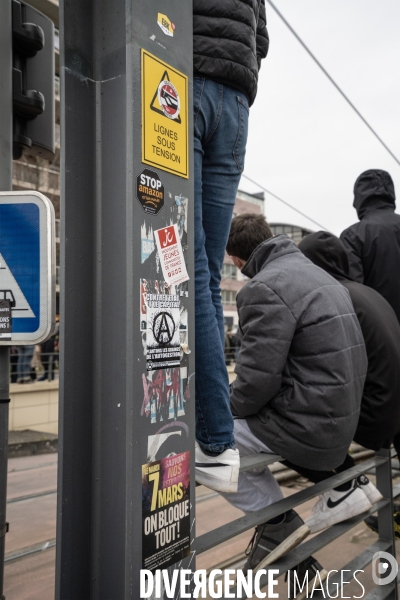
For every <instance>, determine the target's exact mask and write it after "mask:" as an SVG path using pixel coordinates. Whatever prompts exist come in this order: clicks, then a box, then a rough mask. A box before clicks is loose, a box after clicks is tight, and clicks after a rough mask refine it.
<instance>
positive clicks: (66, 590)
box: [56, 0, 195, 600]
mask: <svg viewBox="0 0 400 600" xmlns="http://www.w3.org/2000/svg"><path fill="white" fill-rule="evenodd" d="M158 10H161V8H160V7H159V8H158V9H157V8H156V7H155V6H154V5H153V3H144V2H142V1H140V0H120V1H118V2H110V1H109V0H85V2H82V1H81V0H62V1H61V2H60V41H61V71H60V77H61V132H62V135H61V137H62V149H61V150H62V151H61V227H62V229H61V283H60V288H61V315H60V327H61V328H60V416H59V471H58V473H59V475H58V509H57V514H58V519H57V559H56V598H57V600H83V599H84V600H110V599H111V598H113V599H114V598H115V600H117V599H118V600H120V599H121V600H122V599H124V600H137V598H139V595H140V594H139V574H140V569H141V568H144V567H143V563H144V560H145V559H147V558H148V557H149V552H147V554H146V553H145V550H144V548H143V547H142V545H143V544H142V542H143V535H144V527H143V522H144V519H143V510H144V509H143V508H142V468H143V465H146V464H147V463H149V462H153V461H155V460H159V459H163V458H165V459H166V457H167V456H169V455H170V454H171V453H174V452H175V453H181V454H184V453H185V452H189V451H190V459H191V475H192V479H191V486H190V493H191V508H190V511H191V514H190V519H191V521H190V531H189V529H188V530H187V532H186V533H185V535H186V539H188V540H190V542H193V532H194V526H193V521H194V505H195V502H194V390H193V389H192V390H191V398H190V399H189V394H188V387H189V381H190V379H189V375H191V374H193V372H194V310H193V301H194V270H193V246H194V244H193V183H192V182H193V180H192V177H193V160H192V154H191V153H190V152H188V167H189V174H190V178H189V179H188V178H187V176H186V175H187V173H186V175H183V176H178V175H176V174H173V173H172V172H166V171H165V169H163V168H162V167H157V166H156V167H154V166H151V168H152V169H153V170H155V171H156V172H157V177H158V178H159V179H158V181H162V184H163V186H164V188H163V189H164V192H165V193H164V198H163V204H162V205H161V206H159V207H158V208H159V209H160V210H159V213H158V212H155V214H154V213H152V214H151V213H149V212H147V213H146V212H145V210H144V209H143V204H142V203H141V202H140V201H139V200H138V199H137V197H136V195H137V192H136V188H137V185H138V184H137V179H138V177H139V175H140V174H141V173H142V171H143V169H145V168H147V165H146V164H143V162H142V143H141V138H142V117H141V91H142V85H141V73H142V69H141V50H142V49H144V50H146V51H147V52H148V53H149V54H151V56H152V57H153V58H150V59H149V60H150V61H156V60H161V61H163V62H164V63H166V64H167V65H170V66H171V68H170V67H169V66H168V67H165V66H162V67H160V66H156V68H157V69H159V70H160V73H159V74H158V75H157V77H158V79H157V80H154V81H150V83H149V89H150V92H151V93H150V97H149V99H148V102H146V106H147V109H148V114H149V116H150V117H154V118H158V119H160V120H163V121H162V126H161V125H160V128H159V129H160V132H159V134H158V135H159V136H162V135H164V138H163V140H164V143H168V144H170V143H171V138H167V136H168V135H169V134H170V131H171V130H172V129H173V128H174V127H176V128H177V129H178V128H180V131H181V132H182V133H181V134H180V138H181V142H182V147H183V148H186V147H187V148H191V147H192V135H191V132H192V118H191V112H192V111H191V110H190V109H189V107H190V106H191V100H192V98H191V76H192V45H193V44H192V3H191V1H190V0H188V2H185V3H184V5H182V3H178V4H177V3H176V2H175V1H174V0H165V2H164V3H163V7H162V12H163V15H160V14H159V13H158ZM165 16H167V17H168V18H169V19H171V21H172V22H175V23H174V24H176V32H175V34H174V35H173V36H172V35H166V34H165V33H164V32H163V30H162V29H161V27H160V26H159V24H158V22H160V23H161V25H162V26H163V27H165V26H164V23H163V22H162V21H161V19H162V18H164V20H165ZM172 31H173V29H172V26H171V32H170V33H172ZM154 64H155V63H154ZM157 64H158V65H160V64H161V63H157ZM171 69H174V70H175V73H174V71H172V70H171ZM165 71H166V72H167V73H168V77H169V78H170V79H172V84H173V85H175V87H177V86H179V85H180V82H182V80H185V81H186V83H188V87H189V96H188V94H187V92H186V93H183V92H182V93H181V97H180V102H181V113H180V115H179V116H180V118H179V120H177V121H176V123H175V122H174V120H173V119H169V118H167V117H165V116H163V114H162V111H161V110H160V107H159V106H158V107H157V106H156V105H155V104H154V102H158V100H157V91H158V88H159V86H160V82H161V80H162V79H165V77H166V76H164V73H165ZM154 72H155V70H154V69H152V68H149V69H148V77H151V76H152V75H153V74H154ZM176 72H179V73H182V74H184V75H182V76H180V75H179V74H178V75H177V74H176ZM185 77H186V78H187V79H185ZM153 97H154V98H155V100H154V101H153ZM186 101H187V107H186ZM152 103H153V104H154V106H152ZM154 108H156V109H157V111H158V112H155V110H154ZM160 113H161V114H160ZM161 132H164V133H161ZM151 133H154V129H153V127H151V128H150V131H149V134H151ZM172 135H173V134H172ZM154 143H155V144H157V141H155V142H154ZM186 144H188V145H187V146H186ZM163 148H164V146H163ZM163 148H161V147H160V148H157V149H158V150H159V151H160V152H161V150H163ZM150 151H151V152H152V149H151V147H150ZM184 154H185V152H184V150H182V152H181V156H180V159H181V162H180V165H181V166H182V165H183V164H186V158H187V156H186V155H184ZM158 157H159V155H158V154H157V155H156V154H155V158H156V160H158ZM178 166H179V165H178ZM149 168H150V167H149ZM182 198H183V199H184V202H186V201H187V211H186V216H187V225H186V221H185V219H182V214H183V213H182V209H185V205H182V204H181V201H182ZM178 210H179V211H180V212H179V216H180V218H181V221H180V222H181V223H183V221H185V225H184V227H185V228H186V229H187V232H185V237H184V241H183V245H184V247H185V251H184V256H185V260H186V262H187V266H188V272H189V276H190V281H189V282H188V285H187V289H185V290H178V291H177V292H176V294H178V295H179V304H180V305H181V307H182V308H186V310H187V311H188V327H187V331H188V335H189V338H188V339H189V345H190V349H191V351H192V353H191V354H190V355H189V353H187V352H186V353H185V354H184V356H182V358H181V359H180V365H179V366H178V367H177V369H178V371H179V374H178V380H177V377H176V376H177V370H176V369H175V371H174V369H170V370H169V371H168V375H167V371H166V370H165V369H164V370H163V369H160V370H159V371H158V374H159V377H160V379H162V380H163V382H164V383H163V384H162V385H163V386H164V387H163V388H162V389H163V408H162V414H161V411H159V409H158V408H154V406H155V404H156V403H155V402H154V401H153V400H150V399H148V402H147V400H146V401H145V402H144V397H145V396H146V397H147V390H146V388H147V385H148V383H149V381H150V379H149V378H151V377H155V376H152V375H151V374H150V373H149V371H148V369H147V363H146V355H145V352H144V344H145V343H146V342H145V340H146V337H145V336H146V330H145V328H144V326H143V316H142V307H141V298H142V297H143V294H142V292H141V290H142V285H144V284H143V281H146V282H147V283H148V284H149V285H150V282H153V283H155V285H157V286H158V284H160V287H159V288H158V287H157V289H160V290H163V289H164V287H163V283H162V280H163V275H162V273H161V271H160V264H159V262H158V263H157V259H156V256H155V255H156V252H155V250H154V249H153V251H152V252H151V251H150V255H149V256H147V255H146V256H145V252H144V250H146V252H147V250H148V246H149V245H150V246H151V243H152V242H151V236H152V232H153V231H155V230H157V229H161V228H165V227H166V226H168V225H170V223H171V220H172V221H173V222H174V223H177V221H178ZM142 232H144V234H145V237H146V239H145V241H144V244H143V242H142V239H143V236H142ZM149 232H151V234H150V233H149ZM186 234H187V235H186ZM148 236H150V237H148ZM149 240H150V241H149ZM154 280H158V281H157V282H154ZM148 291H149V292H151V291H152V290H151V289H149V290H148ZM181 292H182V293H181ZM154 293H156V292H154ZM163 293H164V292H163V291H160V292H159V294H160V295H161V294H163ZM166 293H168V292H166ZM178 320H179V318H178V319H177V321H178ZM177 325H178V327H179V324H178V323H177ZM175 331H177V329H175ZM178 333H179V337H180V336H181V332H180V331H179V332H178ZM186 333H187V332H185V333H183V334H182V338H183V337H184V336H185V335H186ZM175 347H176V346H175ZM184 347H185V348H187V346H186V345H184ZM178 348H179V343H178ZM173 375H175V380H174V379H173ZM192 381H193V379H192ZM160 399H161V396H160ZM150 404H151V406H150ZM153 409H154V412H153ZM157 411H158V412H157ZM160 430H162V431H160ZM163 441H165V444H167V442H168V446H169V447H168V448H166V447H165V450H163V449H162V447H161V443H162V442H163ZM154 448H156V449H157V458H155V456H156V451H155V450H153V449H154ZM163 452H164V454H163ZM185 460H187V459H186V458H185ZM186 464H187V463H186ZM187 489H189V488H188V487H186V490H187ZM186 493H187V492H186ZM188 502H189V501H188ZM185 527H187V522H186V523H185ZM181 531H182V536H181V539H182V540H183V539H184V535H183V527H182V528H181ZM185 531H186V530H185ZM188 534H190V536H189V535H188ZM179 535H180V534H179ZM155 539H156V538H155V535H154V534H153V538H152V540H153V541H154V540H155ZM154 543H155V542H154ZM179 543H180V542H179V541H178V545H179ZM193 549H194V548H193V545H192V547H191V548H189V543H188V544H187V546H186V547H185V548H183V549H182V558H183V560H181V559H180V558H176V563H178V564H179V565H180V566H181V568H187V565H188V564H190V567H191V568H194V558H193V556H194V553H193V552H192V553H191V554H189V555H188V553H187V552H186V550H193ZM172 552H174V550H172ZM152 556H153V555H152ZM172 556H175V555H174V554H172ZM169 566H170V565H169ZM169 566H168V568H169ZM163 568H164V567H163ZM171 568H172V567H171Z"/></svg>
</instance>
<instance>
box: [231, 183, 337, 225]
mask: <svg viewBox="0 0 400 600" xmlns="http://www.w3.org/2000/svg"><path fill="white" fill-rule="evenodd" d="M242 177H244V178H245V179H247V180H248V181H250V182H251V183H254V185H256V186H257V187H259V188H260V189H262V190H264V192H267V194H269V195H270V196H272V197H273V198H276V200H279V202H282V203H283V204H286V206H288V207H289V208H292V209H293V210H295V211H296V212H297V213H299V215H301V216H302V217H305V218H306V219H308V220H309V221H311V223H314V224H315V225H318V227H321V228H322V229H324V230H325V231H329V233H332V232H331V231H330V230H329V229H328V228H327V227H324V225H321V223H318V221H315V219H312V218H311V217H309V216H308V215H306V214H305V213H303V212H301V210H299V209H298V208H296V207H295V206H293V205H292V204H289V202H286V200H283V198H279V196H277V195H276V194H274V193H273V192H270V191H269V190H267V188H266V187H264V186H263V185H261V184H260V183H257V181H254V179H251V177H248V176H247V175H245V174H244V173H242Z"/></svg>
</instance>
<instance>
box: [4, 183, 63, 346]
mask: <svg viewBox="0 0 400 600" xmlns="http://www.w3.org/2000/svg"><path fill="white" fill-rule="evenodd" d="M1 301H3V302H4V301H8V302H9V304H10V309H11V335H10V331H9V328H6V327H5V325H6V322H4V328H3V329H4V332H3V331H2V328H1V323H0V345H3V346H5V345H25V344H39V343H40V342H42V341H44V340H45V339H47V338H48V337H49V336H50V334H51V332H52V330H53V328H54V325H55V219H54V208H53V205H52V203H51V202H50V200H49V199H48V198H46V196H43V194H40V193H39V192H1V193H0V302H1ZM0 318H1V315H0Z"/></svg>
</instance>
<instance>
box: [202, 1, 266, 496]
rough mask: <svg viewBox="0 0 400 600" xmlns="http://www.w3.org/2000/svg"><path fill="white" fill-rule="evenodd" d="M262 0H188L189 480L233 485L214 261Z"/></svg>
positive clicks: (253, 70) (252, 89)
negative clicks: (192, 460) (192, 436)
mask: <svg viewBox="0 0 400 600" xmlns="http://www.w3.org/2000/svg"><path fill="white" fill-rule="evenodd" d="M268 44H269V39H268V33H267V28H266V18H265V0H218V1H217V2H216V1H215V0H194V2H193V68H194V76H195V77H194V90H193V97H194V110H193V118H194V177H195V199H194V220H195V309H196V310H195V322H196V342H195V344H196V480H197V481H198V482H199V483H202V484H204V485H207V486H208V487H211V488H213V489H216V490H218V491H223V492H235V491H236V490H237V481H238V472H239V454H238V452H237V450H234V449H233V446H234V444H235V439H234V435H233V419H232V415H231V412H230V409H229V382H228V374H227V371H226V366H225V360H224V337H225V332H224V319H223V311H222V303H221V292H220V280H221V268H222V263H223V259H224V254H225V246H226V242H227V239H228V234H229V227H230V223H231V218H232V212H233V207H234V204H235V199H236V192H237V188H238V185H239V180H240V176H241V173H242V171H243V168H244V158H245V152H246V142H247V130H248V118H249V107H250V106H251V105H252V104H253V102H254V99H255V97H256V93H257V80H258V71H259V68H260V65H261V59H262V58H264V57H265V56H266V55H267V51H268Z"/></svg>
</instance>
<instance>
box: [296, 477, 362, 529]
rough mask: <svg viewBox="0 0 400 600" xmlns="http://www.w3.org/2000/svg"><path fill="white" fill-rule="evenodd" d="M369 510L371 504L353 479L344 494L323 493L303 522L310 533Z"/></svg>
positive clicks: (332, 491) (334, 492)
mask: <svg viewBox="0 0 400 600" xmlns="http://www.w3.org/2000/svg"><path fill="white" fill-rule="evenodd" d="M370 508H371V502H370V501H369V500H368V498H367V496H366V495H365V494H364V492H363V491H362V490H361V489H360V488H359V486H358V484H357V481H356V480H355V479H353V481H352V482H351V488H350V489H349V490H345V491H344V492H338V491H336V490H330V491H329V492H325V493H323V494H322V495H321V496H320V497H319V500H318V502H317V503H316V504H315V505H314V507H313V509H312V511H311V515H310V516H309V517H308V519H306V520H305V524H306V525H307V526H308V527H309V528H310V531H311V533H316V532H317V531H321V529H325V528H326V527H331V525H335V524H336V523H340V522H341V521H345V520H346V519H350V518H351V517H355V516H356V515H359V514H361V513H363V512H366V511H367V510H369V509H370Z"/></svg>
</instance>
